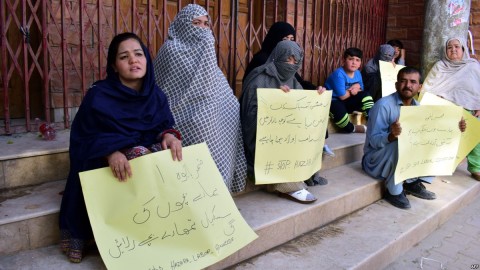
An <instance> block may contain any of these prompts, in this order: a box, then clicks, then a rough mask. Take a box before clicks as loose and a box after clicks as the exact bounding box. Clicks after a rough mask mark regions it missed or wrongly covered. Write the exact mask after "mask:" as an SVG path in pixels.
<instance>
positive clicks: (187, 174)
mask: <svg viewBox="0 0 480 270" xmlns="http://www.w3.org/2000/svg"><path fill="white" fill-rule="evenodd" d="M130 165H131V168H132V171H133V176H132V177H131V178H130V179H128V181H126V182H119V181H118V180H117V179H116V178H114V177H113V175H112V172H111V170H110V168H102V169H97V170H92V171H86V172H82V173H80V179H81V183H82V190H83V194H84V198H85V203H86V205H87V211H88V216H89V218H90V223H91V225H92V228H93V232H94V235H95V240H96V243H97V246H98V248H99V251H100V254H101V256H102V259H103V261H104V263H105V265H106V266H107V268H109V269H145V270H149V269H156V270H159V269H175V270H185V269H202V268H205V267H207V266H209V265H211V264H214V263H215V262H218V261H220V260H222V259H223V258H225V257H227V256H228V255H230V254H232V253H234V252H235V251H237V250H239V249H240V248H242V247H244V246H245V245H247V244H248V243H250V242H251V241H253V240H254V239H255V238H257V235H256V234H255V233H254V232H253V231H252V229H251V228H250V227H249V226H248V224H247V223H246V222H245V220H244V219H243V218H242V216H241V215H240V213H239V211H238V210H237V207H236V206H235V203H234V201H233V199H232V197H231V195H230V193H229V191H228V189H227V187H226V186H225V184H224V183H223V180H222V177H221V175H220V172H219V171H218V169H217V167H216V166H215V163H214V161H213V159H212V157H211V156H210V153H209V151H208V147H207V145H206V144H205V143H203V144H198V145H193V146H189V147H185V148H183V160H182V161H180V162H178V161H173V160H172V157H171V153H170V151H161V152H156V153H152V154H148V155H145V156H142V157H139V158H136V159H133V160H131V161H130Z"/></svg>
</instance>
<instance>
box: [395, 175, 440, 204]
mask: <svg viewBox="0 0 480 270" xmlns="http://www.w3.org/2000/svg"><path fill="white" fill-rule="evenodd" d="M403 189H404V190H405V192H406V193H407V194H412V195H413V196H415V197H418V198H420V199H425V200H434V199H436V198H437V195H435V193H433V192H431V191H428V190H427V188H425V186H424V185H423V183H422V180H417V181H415V182H413V183H404V184H403Z"/></svg>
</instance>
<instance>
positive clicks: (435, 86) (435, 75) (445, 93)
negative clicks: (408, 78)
mask: <svg viewBox="0 0 480 270" xmlns="http://www.w3.org/2000/svg"><path fill="white" fill-rule="evenodd" d="M465 44H466V43H465V40H464V39H461V38H450V39H449V40H447V42H446V43H445V50H444V51H443V59H442V60H440V61H438V62H437V63H435V65H434V66H433V68H432V69H431V70H430V72H429V73H428V75H427V78H426V79H425V82H424V83H423V87H422V91H426V92H430V93H433V94H435V95H437V96H440V97H442V98H444V99H446V100H449V101H451V102H453V103H455V104H457V105H459V106H462V107H463V108H464V109H465V110H468V111H470V112H471V113H472V114H473V115H474V116H475V117H477V118H478V119H480V64H479V63H478V61H477V60H475V59H472V58H470V55H469V54H468V48H467V46H466V45H465ZM467 158H468V171H469V172H471V173H472V177H473V178H475V179H476V180H478V181H480V144H478V145H477V146H476V147H475V148H474V149H473V150H472V151H471V152H470V153H469V154H468V156H467Z"/></svg>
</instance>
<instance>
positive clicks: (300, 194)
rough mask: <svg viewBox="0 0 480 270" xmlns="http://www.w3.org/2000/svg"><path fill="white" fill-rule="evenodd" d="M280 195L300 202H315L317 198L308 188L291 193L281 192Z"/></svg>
mask: <svg viewBox="0 0 480 270" xmlns="http://www.w3.org/2000/svg"><path fill="white" fill-rule="evenodd" d="M278 196H280V197H283V198H286V199H289V200H292V201H295V202H298V203H304V204H307V203H313V202H314V201H316V200H317V198H315V196H313V194H312V193H310V192H308V191H307V190H306V189H300V190H297V191H294V192H290V193H282V192H279V194H278Z"/></svg>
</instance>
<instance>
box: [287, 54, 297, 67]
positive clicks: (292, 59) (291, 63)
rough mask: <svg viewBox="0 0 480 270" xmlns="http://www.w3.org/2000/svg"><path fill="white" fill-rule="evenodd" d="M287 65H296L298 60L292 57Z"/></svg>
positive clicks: (288, 59)
mask: <svg viewBox="0 0 480 270" xmlns="http://www.w3.org/2000/svg"><path fill="white" fill-rule="evenodd" d="M286 62H287V63H289V64H290V65H295V64H297V63H298V61H297V60H295V57H294V56H293V55H290V56H289V57H288V58H287V61H286Z"/></svg>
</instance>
